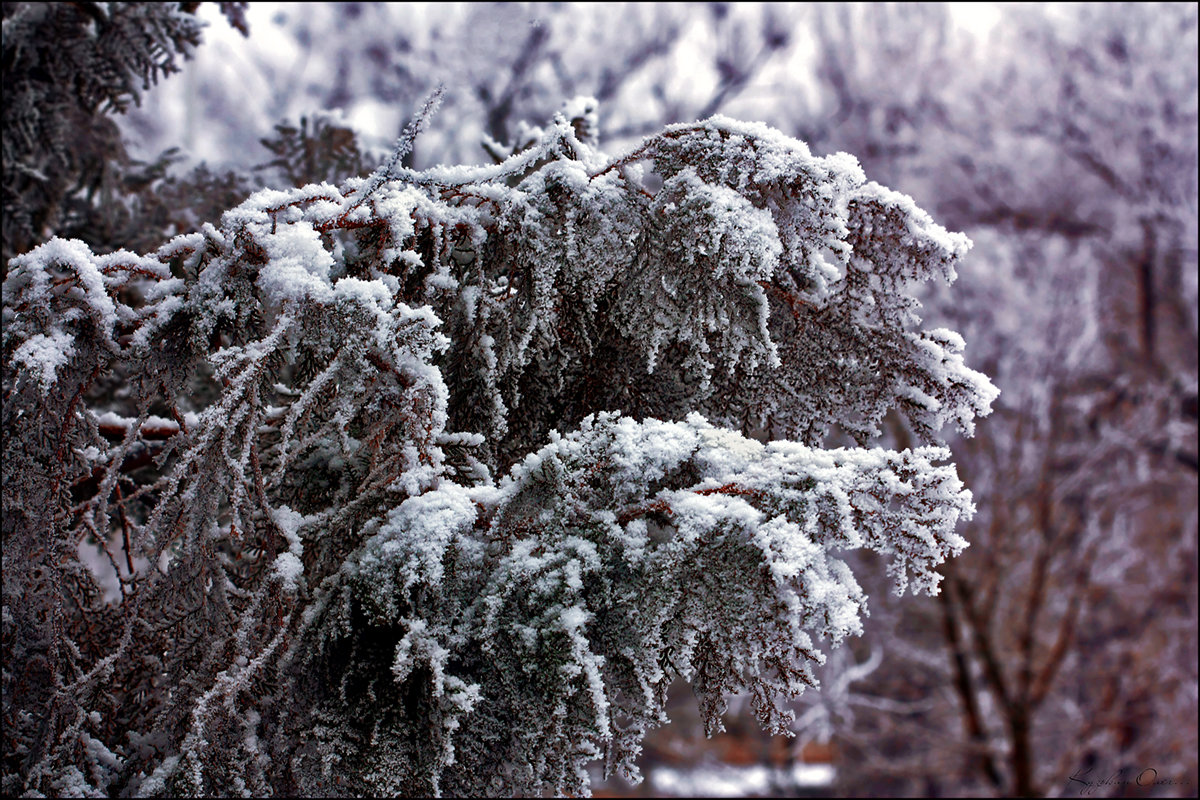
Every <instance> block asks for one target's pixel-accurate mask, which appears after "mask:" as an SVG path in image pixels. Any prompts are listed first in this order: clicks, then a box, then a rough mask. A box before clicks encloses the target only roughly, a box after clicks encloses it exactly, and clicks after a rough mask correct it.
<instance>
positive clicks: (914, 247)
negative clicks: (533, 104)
mask: <svg viewBox="0 0 1200 800" xmlns="http://www.w3.org/2000/svg"><path fill="white" fill-rule="evenodd" d="M576 105H580V104H576ZM580 107H586V108H591V107H592V106H588V105H586V104H582V105H580ZM579 137H580V134H579V131H578V130H577V129H576V126H574V125H572V124H571V123H570V121H568V120H567V119H566V118H565V117H564V116H561V115H560V116H558V117H557V118H556V119H555V120H554V121H553V122H552V123H551V124H550V125H549V126H547V128H546V129H545V131H544V132H543V134H542V138H541V139H540V141H539V142H538V143H537V144H535V145H533V146H531V147H529V148H527V149H525V150H522V151H521V152H519V153H517V154H516V155H513V156H511V157H509V158H507V159H505V160H504V161H502V163H500V164H497V165H494V166H491V167H483V168H448V167H437V168H434V169H430V170H427V171H424V172H420V173H418V172H414V171H412V170H408V169H404V168H401V167H399V166H398V165H396V166H394V167H393V168H389V169H387V170H384V171H381V172H378V173H376V174H375V176H373V177H372V178H368V179H362V178H352V179H348V180H347V181H346V182H345V183H343V184H342V185H333V184H331V183H321V184H310V185H307V186H303V187H300V188H293V189H287V190H264V191H260V192H258V193H256V194H254V195H253V196H251V197H250V198H249V199H247V200H246V201H245V202H243V203H242V204H240V205H238V206H237V207H235V208H233V209H230V210H229V211H227V212H226V213H225V214H224V215H223V216H222V217H221V219H220V221H219V224H206V225H204V226H203V227H202V228H201V230H200V231H199V232H196V233H190V234H185V235H181V236H177V237H175V238H174V239H172V240H171V241H169V242H167V243H166V244H164V245H163V246H161V247H160V248H158V249H157V250H156V251H154V252H152V253H148V254H145V255H135V254H132V253H128V252H125V251H119V252H117V253H113V254H110V255H100V254H96V253H94V252H92V250H91V249H90V248H88V247H87V246H86V245H84V244H83V243H81V242H78V241H63V240H58V239H54V240H51V241H50V242H47V243H45V244H43V245H41V246H39V247H37V248H34V249H33V250H31V251H30V252H28V253H26V254H24V255H21V256H18V257H16V258H13V259H12V260H11V261H10V263H9V273H8V276H7V278H6V280H5V282H4V288H3V299H4V323H5V327H4V339H3V347H4V353H5V371H4V393H5V404H4V424H5V431H6V439H5V457H6V459H7V461H8V464H9V465H10V469H11V468H15V470H16V471H14V472H12V474H11V477H9V476H8V474H6V479H5V487H4V514H5V525H6V542H5V559H6V561H5V565H6V579H5V622H4V624H5V636H6V637H8V636H9V635H10V631H11V635H12V637H14V639H13V640H14V641H15V642H17V643H18V644H17V647H18V649H19V651H20V653H19V655H20V657H21V658H23V659H25V660H26V662H25V663H29V664H33V663H35V662H36V663H39V664H42V663H44V664H48V665H49V666H48V667H45V668H44V669H48V670H49V671H50V672H51V673H52V675H53V680H47V681H43V682H41V683H38V682H30V681H26V682H25V683H22V684H20V685H21V686H24V687H26V688H23V689H21V690H20V691H19V692H17V693H16V694H14V695H13V697H14V700H13V702H14V703H17V704H25V705H24V706H22V707H32V706H30V705H29V704H31V703H32V704H46V705H53V707H54V708H56V709H58V710H57V711H56V712H55V715H54V716H53V718H52V719H50V720H49V721H48V722H47V723H46V724H45V726H42V727H39V726H38V725H36V724H34V723H33V722H31V721H26V722H21V723H20V725H19V726H18V728H17V730H15V732H14V733H13V734H12V736H13V737H14V741H20V742H21V743H22V746H23V747H25V748H26V749H27V751H28V752H29V753H31V754H36V756H34V755H31V756H30V759H31V761H30V764H31V766H30V767H29V768H28V770H27V771H25V772H20V775H21V776H22V777H21V778H20V780H21V781H22V783H21V786H22V787H24V789H26V790H30V791H40V792H46V791H54V790H55V787H56V786H67V785H70V786H73V787H74V786H84V787H85V788H88V787H90V788H89V791H104V790H108V789H110V788H111V787H113V786H118V787H119V789H120V791H123V792H128V793H131V794H139V793H146V794H153V793H161V792H188V793H200V794H207V793H228V792H234V791H236V792H243V791H246V792H260V793H261V792H264V791H266V789H267V788H269V789H270V790H271V791H273V792H282V793H288V794H320V795H327V794H331V793H339V792H343V791H353V792H359V793H371V794H437V793H446V794H473V795H474V794H512V793H530V794H532V793H542V792H544V791H548V790H549V791H555V792H559V793H574V794H583V793H586V792H587V789H588V784H587V777H586V765H587V764H588V762H589V761H592V760H595V759H603V760H604V761H605V763H606V764H607V766H608V767H609V768H610V769H615V770H620V771H621V772H622V773H624V774H626V775H629V776H635V775H636V774H637V769H636V765H635V763H634V759H635V756H636V754H637V752H638V747H639V742H640V740H641V737H642V736H643V735H644V733H645V732H646V730H648V729H649V728H650V727H653V726H655V725H658V724H661V723H662V722H663V720H664V712H663V697H664V692H665V688H666V685H667V683H668V682H669V681H670V680H671V679H672V678H674V677H675V676H682V677H684V678H687V679H689V680H691V681H692V682H693V685H694V686H695V688H696V691H697V694H698V696H699V698H700V702H701V708H702V710H703V712H704V715H705V717H706V720H707V723H708V725H709V728H710V731H712V730H717V729H719V727H720V716H721V713H722V711H723V709H724V708H725V705H724V703H725V698H726V697H727V696H728V695H729V694H730V693H731V692H737V691H748V692H750V693H751V695H752V698H753V703H754V706H755V708H756V710H757V712H758V714H759V717H760V719H761V720H762V722H763V724H764V725H766V726H768V727H769V728H771V729H773V730H779V731H782V730H785V729H786V727H787V724H788V720H789V719H790V716H789V712H788V710H787V709H786V707H785V706H784V705H783V702H784V700H786V698H788V697H794V696H795V695H797V694H798V693H800V692H801V691H803V690H805V689H806V688H807V687H812V686H815V685H816V683H817V680H816V675H815V673H814V672H813V665H815V664H819V663H821V661H822V659H823V655H822V650H823V648H825V647H829V646H836V645H837V643H838V642H840V641H841V640H842V639H843V638H844V637H845V636H847V635H850V634H856V633H858V632H859V631H860V630H861V626H860V622H859V618H860V614H861V613H863V608H864V604H865V602H866V598H865V596H864V595H863V593H862V591H861V589H860V588H859V586H858V583H857V582H856V580H855V578H854V576H853V575H852V574H851V573H850V570H849V568H848V567H847V566H846V564H845V562H844V561H843V560H842V559H841V558H840V557H839V556H838V555H837V554H838V553H840V552H841V551H843V550H850V549H856V548H865V549H868V550H872V551H875V552H878V553H880V554H883V555H884V556H885V557H886V558H887V559H889V560H890V565H889V570H890V572H891V574H892V575H893V576H894V579H895V585H896V588H897V589H898V590H899V591H903V590H904V589H905V587H907V586H910V585H911V586H913V587H914V588H916V589H919V590H923V591H930V592H932V591H936V587H937V583H938V573H937V567H938V565H939V564H940V563H941V562H942V561H943V560H944V559H946V558H948V557H951V556H953V555H955V554H956V553H958V552H959V551H960V550H961V549H962V547H963V546H965V542H963V540H962V539H961V538H959V537H958V536H957V535H956V534H955V533H954V528H955V525H956V523H957V522H958V521H959V520H960V519H961V518H963V517H964V516H967V515H969V514H970V513H971V511H972V506H971V503H970V497H969V494H968V493H967V492H966V491H965V490H964V489H963V487H962V485H961V484H960V483H959V481H958V479H957V477H956V476H955V474H954V470H953V467H952V466H949V465H946V464H943V463H941V462H944V461H945V460H946V459H947V458H948V453H947V451H946V450H945V449H944V448H941V447H938V446H936V440H935V437H936V434H937V430H938V429H939V428H940V427H941V426H942V424H943V423H944V422H947V421H951V420H953V421H955V422H956V423H957V424H958V425H959V426H960V427H962V428H964V429H967V430H969V429H970V426H971V424H972V421H973V419H974V417H975V416H980V415H983V414H986V413H987V411H988V409H989V404H990V402H991V400H992V399H993V398H994V397H995V389H994V388H993V387H992V386H991V384H990V383H989V382H988V381H987V379H986V378H985V377H984V376H982V375H980V374H979V373H976V372H973V371H971V370H970V369H968V368H967V367H966V366H965V365H964V361H963V349H964V343H963V342H962V339H961V337H959V336H958V335H957V334H955V333H954V332H952V331H948V330H930V331H926V330H922V329H921V328H920V320H919V318H918V317H917V315H916V313H915V308H916V303H915V300H914V299H913V298H912V296H911V295H910V294H909V291H910V290H911V286H912V284H913V283H914V282H919V281H924V280H946V281H949V280H952V279H953V274H954V272H953V265H954V262H955V261H956V259H958V258H959V257H961V255H962V254H963V252H965V250H966V247H967V246H968V242H967V241H966V240H965V238H964V237H962V236H960V235H956V234H949V233H947V232H946V231H945V230H943V229H942V228H940V227H939V226H937V225H936V224H935V223H934V222H933V221H932V220H931V219H929V217H928V216H927V215H925V214H924V212H922V211H921V210H920V209H918V208H917V207H916V206H915V205H914V204H913V203H912V201H911V200H910V199H909V198H907V197H905V196H903V195H899V194H896V193H894V192H890V191H888V190H886V189H883V188H882V187H879V186H877V185H875V184H872V183H868V182H866V180H865V177H864V175H863V174H862V170H861V169H860V168H859V166H858V164H857V162H856V161H855V160H854V159H853V158H852V157H850V156H847V155H845V154H838V155H835V156H830V157H826V158H818V157H814V156H812V155H811V153H809V151H808V148H807V147H806V146H805V145H804V144H803V143H801V142H797V141H794V140H791V139H788V138H786V137H784V136H782V135H781V134H779V133H778V132H777V131H773V130H771V129H769V128H766V127H765V126H761V125H753V124H747V123H741V122H737V121H734V120H730V119H726V118H713V119H711V120H708V121H705V122H702V123H695V124H691V125H681V126H672V127H670V128H668V129H667V130H666V131H664V132H663V133H662V134H660V135H658V136H654V137H650V138H649V139H647V140H646V142H645V143H644V144H643V145H642V146H641V147H640V148H638V149H637V150H635V151H634V153H633V154H632V155H631V156H630V157H627V158H626V159H623V160H622V159H618V160H612V159H609V158H608V157H607V156H605V155H603V154H602V153H599V152H597V151H596V150H595V149H594V148H593V147H592V145H591V141H593V139H592V137H590V136H589V137H587V141H583V140H581V139H580V138H579ZM645 165H649V166H648V167H646V166H645ZM647 168H648V169H649V170H651V171H653V172H654V173H655V174H656V175H657V176H659V179H660V182H659V183H657V184H655V185H658V186H659V187H660V188H657V189H656V190H654V191H651V190H650V189H648V188H647V187H648V186H650V185H652V184H651V183H650V182H645V183H644V182H643V178H644V177H645V172H644V169H647ZM114 386H115V387H119V389H118V390H116V391H113V390H112V387H114ZM891 408H898V409H899V410H900V411H902V412H903V413H905V414H906V415H907V417H908V419H909V420H910V422H911V423H912V427H913V428H914V430H915V431H916V433H917V434H918V436H920V437H921V438H922V439H924V440H925V441H924V442H923V444H922V446H918V447H916V448H914V449H912V450H905V451H902V452H891V451H885V450H880V449H865V448H860V449H840V450H821V449H819V448H818V447H817V445H818V444H819V442H820V440H821V439H822V437H823V436H824V435H825V434H826V433H827V432H828V431H829V430H830V429H831V427H832V426H834V425H838V426H840V427H841V428H842V429H843V430H846V431H849V432H851V433H852V434H854V435H855V436H856V437H857V438H858V439H859V440H860V442H863V443H865V442H866V441H867V440H869V439H870V438H871V436H873V435H874V434H875V433H876V432H877V426H878V424H879V422H880V420H881V418H882V416H883V414H884V413H886V412H887V411H888V410H889V409H891ZM618 409H619V411H618ZM660 420H661V421H660ZM560 431H566V433H560ZM751 433H753V434H755V435H756V436H757V437H758V438H764V439H769V440H772V441H768V442H767V443H765V444H764V443H762V442H759V441H756V440H755V439H753V438H747V437H748V436H749V435H750V434H751ZM789 440H790V441H789ZM795 440H799V441H795ZM496 475H503V476H504V477H503V478H501V480H500V481H499V482H498V483H497V482H495V481H494V480H493V477H492V476H496ZM89 536H90V537H92V540H94V541H90V540H88V538H87V537H89ZM109 538H112V541H111V542H109V541H105V540H107V539H109ZM81 542H82V545H81ZM81 546H82V548H83V549H82V550H81V549H80V548H81ZM88 547H94V548H99V549H103V550H105V552H107V553H108V557H107V561H106V563H108V564H111V565H113V566H112V569H113V570H114V574H112V575H111V576H108V579H109V580H111V581H113V582H119V587H120V591H119V592H115V591H114V592H113V593H112V594H113V595H114V596H116V595H118V594H119V596H120V602H119V604H109V603H106V602H105V600H104V599H103V596H102V592H103V587H102V585H101V584H100V583H99V582H98V580H97V576H96V575H94V574H92V573H91V572H90V571H89V570H88V569H87V568H86V567H84V566H83V564H82V563H81V561H80V559H79V554H80V553H81V552H87V548H88ZM10 554H11V557H10ZM122 563H124V564H125V568H124V570H122V568H121V564H122ZM60 564H67V565H68V566H67V567H60V566H59V565H60ZM122 572H123V573H124V574H121V573H122ZM10 587H11V590H10ZM18 587H19V594H18V593H17V592H18ZM17 597H32V598H37V600H36V601H35V602H34V603H32V604H29V605H25V604H23V603H18V602H17V599H16V598H17ZM97 620H105V621H107V622H108V623H109V624H107V625H99V624H97ZM6 641H7V638H6ZM43 654H45V655H43ZM39 659H40V660H39ZM31 668H32V667H31ZM9 675H10V673H7V672H6V677H5V682H6V683H5V686H6V692H7V691H8V688H7V687H9V686H10V685H12V686H14V687H15V686H17V685H18V684H17V683H14V682H11V681H17V679H16V678H11V679H10V677H9ZM39 686H40V687H43V688H40V689H39V688H37V687H39ZM55 686H59V687H66V688H54V687H55ZM30 687H33V688H30ZM14 691H16V689H14ZM8 696H9V695H8V694H6V698H7V697H8ZM297 698H305V702H304V703H302V704H298V703H297ZM6 702H8V700H6ZM42 707H45V706H42ZM21 719H24V718H21ZM535 721H536V724H533V723H534V722H535ZM91 742H97V743H100V744H98V745H96V746H93V745H91V744H90V743H91ZM64 743H66V744H64ZM106 753H107V754H108V755H105V754H106ZM109 756H112V757H111V758H110V757H109ZM6 763H7V762H6ZM7 769H8V767H7V766H6V770H7ZM7 774H9V773H7V772H6V775H7ZM12 774H13V775H16V774H17V772H13V773H12ZM6 780H7V778H6ZM80 781H82V782H83V783H80ZM339 781H342V783H339ZM6 785H7V784H6Z"/></svg>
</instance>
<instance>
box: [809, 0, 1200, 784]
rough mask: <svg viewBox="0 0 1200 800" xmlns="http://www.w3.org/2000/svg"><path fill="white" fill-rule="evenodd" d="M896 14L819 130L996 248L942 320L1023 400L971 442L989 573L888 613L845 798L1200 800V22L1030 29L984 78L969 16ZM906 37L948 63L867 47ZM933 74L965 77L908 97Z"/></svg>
mask: <svg viewBox="0 0 1200 800" xmlns="http://www.w3.org/2000/svg"><path fill="white" fill-rule="evenodd" d="M888 13H890V15H891V19H890V21H889V22H888V23H887V24H884V23H882V22H881V21H880V20H881V19H882V18H883V17H884V16H886V15H885V14H884V13H883V12H876V11H875V10H874V9H872V11H871V12H870V13H863V14H862V17H861V18H860V19H859V20H858V21H857V22H856V21H855V19H854V18H853V17H852V16H851V14H850V12H848V11H847V10H844V9H837V10H832V9H831V10H828V11H826V12H825V22H824V23H822V25H821V26H819V30H820V31H821V35H822V37H823V38H824V40H825V42H824V44H823V46H822V49H821V52H822V61H821V66H820V72H821V74H822V75H824V76H826V85H827V86H828V87H829V88H830V90H831V98H832V100H833V102H832V103H831V104H830V105H829V106H828V108H829V109H830V110H829V112H827V114H826V116H824V117H823V118H819V119H817V120H815V121H811V122H809V123H808V129H809V130H810V131H812V134H813V136H814V138H818V139H820V138H822V137H823V138H824V142H823V145H824V146H826V147H837V148H847V149H855V150H856V151H858V152H862V153H864V159H865V160H868V163H870V162H869V159H871V158H872V156H875V157H876V158H878V159H880V160H881V161H882V162H890V168H889V165H888V164H887V163H879V162H875V163H873V164H872V166H873V167H875V168H878V169H879V170H880V171H881V172H882V173H884V174H887V175H888V179H889V180H892V181H894V182H895V183H897V184H898V185H900V186H901V187H903V188H904V189H905V190H906V191H912V192H913V193H914V194H917V195H918V196H932V195H934V194H936V195H937V196H938V200H936V201H934V204H935V206H936V207H937V208H938V209H939V211H940V212H941V213H944V214H945V215H946V216H947V217H948V218H950V219H952V220H954V224H955V225H957V226H958V227H961V228H962V229H964V230H966V231H967V232H968V233H969V235H971V236H972V238H973V239H974V240H975V242H976V250H975V251H974V252H973V254H972V257H971V258H970V259H968V260H967V262H966V263H964V265H963V269H962V273H963V274H962V279H961V280H962V284H963V285H964V286H965V287H968V288H966V289H965V291H964V293H963V294H960V295H956V297H955V298H954V299H953V300H949V299H947V298H939V297H931V298H929V300H928V301H927V302H928V304H929V305H930V306H931V307H932V308H933V309H934V311H935V313H937V314H938V315H940V316H943V317H944V318H946V319H948V320H951V321H952V322H953V324H955V325H958V326H960V327H959V328H958V329H959V330H964V331H970V332H971V334H972V337H971V341H972V342H974V343H975V348H976V349H975V350H974V352H975V353H976V355H978V356H980V357H981V358H982V359H983V363H984V364H985V365H986V366H987V368H988V369H989V370H992V371H993V372H992V374H995V375H997V377H998V380H997V382H998V384H999V385H1000V386H1001V388H1002V391H1003V394H1002V396H1001V399H1000V401H999V404H998V407H999V419H998V420H997V422H996V424H995V425H992V426H990V427H989V429H988V431H987V432H986V433H985V434H984V435H983V436H982V437H981V438H979V439H978V440H975V441H971V442H968V441H963V442H959V443H956V444H955V445H954V446H955V450H956V452H959V453H961V454H962V459H963V460H962V462H961V463H962V468H963V474H964V478H965V479H966V480H967V481H968V482H969V485H971V486H972V487H973V489H974V490H975V491H977V492H978V493H979V496H980V498H981V504H980V511H981V513H980V514H979V516H978V517H977V518H976V519H975V521H974V522H973V524H972V525H971V526H970V531H969V534H968V538H969V539H970V541H971V543H972V546H971V548H970V550H969V552H968V554H967V555H966V556H964V558H962V559H959V560H958V561H957V562H956V563H955V564H953V565H949V566H948V567H947V569H946V574H947V590H946V591H945V592H943V593H942V594H941V595H940V596H939V597H938V598H936V600H931V601H930V602H928V603H926V604H924V606H923V607H922V608H920V609H917V608H913V607H909V608H906V609H904V610H903V613H899V614H897V613H895V612H896V611H897V609H894V608H891V607H890V605H889V604H887V603H886V602H882V603H879V604H877V605H876V607H875V610H876V614H875V616H874V618H873V623H874V624H877V625H880V627H881V628H884V629H888V628H890V629H891V630H892V631H893V637H892V638H891V639H890V641H889V643H888V647H887V648H886V649H887V657H886V658H885V659H884V661H883V666H882V667H881V668H879V669H877V670H875V671H874V672H872V673H871V675H870V676H869V677H868V678H866V679H864V680H863V681H861V682H860V684H859V691H858V692H851V693H849V694H848V695H847V697H846V702H845V703H844V704H843V706H842V708H841V709H840V710H839V709H825V712H826V713H829V714H833V715H834V716H836V715H837V714H838V713H839V711H840V713H841V719H842V720H843V722H849V721H850V720H851V719H852V720H853V724H844V725H843V726H842V727H841V729H840V730H839V733H838V737H839V738H838V741H839V744H840V745H841V746H842V748H843V749H842V751H841V752H842V755H843V758H844V761H843V763H844V764H846V765H847V768H846V769H843V770H841V771H840V773H839V776H840V779H841V781H842V783H841V785H843V786H845V787H846V788H847V789H848V790H849V791H887V792H889V793H901V794H905V793H926V794H938V793H945V794H956V793H959V792H968V793H991V794H1000V795H1004V794H1019V795H1034V794H1043V793H1047V792H1050V793H1057V792H1074V791H1079V790H1081V789H1088V790H1089V792H1090V793H1094V792H1096V791H1099V790H1100V789H1098V788H1097V784H1098V782H1100V781H1103V780H1108V779H1112V778H1113V777H1114V776H1116V779H1117V781H1120V780H1125V781H1128V782H1130V783H1136V781H1137V780H1138V779H1139V777H1140V778H1141V779H1142V780H1143V781H1151V782H1153V781H1154V780H1159V781H1164V782H1165V783H1163V784H1161V785H1159V786H1158V787H1157V789H1156V791H1158V792H1162V793H1167V794H1183V795H1186V794H1190V793H1193V792H1194V791H1195V781H1196V758H1195V747H1196V709H1197V701H1196V675H1197V670H1196V650H1195V647H1196V524H1197V523H1196V500H1195V499H1196V445H1195V437H1196V348H1197V345H1196V281H1195V274H1196V135H1197V129H1196V119H1197V117H1196V86H1197V82H1196V10H1195V8H1194V7H1189V6H1183V5H1174V6H1153V7H1147V6H1116V5H1105V6H1102V7H1101V6H1095V7H1093V6H1085V7H1077V8H1072V9H1070V11H1069V12H1064V13H1065V14H1066V17H1065V18H1056V17H1052V16H1048V15H1046V14H1043V13H1041V12H1040V11H1038V10H1025V11H1023V12H1009V16H1008V17H1007V18H1006V19H1005V20H1004V21H1003V22H1002V25H1001V26H1000V28H999V30H998V33H1001V34H1006V35H1007V37H1008V38H1005V39H1000V40H997V41H994V42H993V44H992V47H993V49H992V50H990V51H989V52H988V54H987V58H988V59H989V61H988V62H981V63H979V64H978V65H977V66H976V67H975V68H974V69H970V70H969V69H964V67H963V65H962V63H961V62H960V55H961V54H956V53H955V52H953V51H952V50H951V49H950V48H949V47H947V46H945V45H944V42H945V31H946V28H947V23H948V21H949V20H948V19H946V18H943V20H942V22H941V25H940V26H939V27H931V26H930V25H929V24H928V22H929V20H928V19H926V18H923V17H925V16H927V15H928V14H930V13H931V12H930V11H929V10H927V9H922V10H920V11H918V10H916V9H892V10H891V11H890V12H888ZM1018 14H1019V15H1018ZM906 35H911V36H912V37H913V39H914V41H916V42H932V43H933V44H934V45H936V46H935V47H933V48H932V49H929V50H926V49H924V47H923V46H918V47H914V48H912V49H911V50H910V51H908V53H907V55H899V56H898V58H899V61H895V60H886V61H884V60H882V59H881V60H879V61H877V62H875V63H872V57H871V56H870V55H864V54H876V53H881V54H885V57H886V55H887V54H889V53H890V54H893V55H895V51H894V49H892V48H890V45H889V42H894V41H897V40H901V39H903V38H904V37H905V36H906ZM873 37H875V38H873ZM851 42H855V43H857V44H858V45H859V46H858V47H856V48H851V47H849V45H850V43H851ZM867 42H871V43H872V45H867V46H864V44H865V43H867ZM876 43H877V44H878V46H874V45H875V44H876ZM854 54H857V55H854ZM908 59H915V60H916V62H917V63H916V64H911V63H910V61H909V60H908ZM864 62H865V63H864ZM901 65H905V66H903V67H901ZM956 69H957V71H958V73H959V77H958V79H957V80H952V78H953V71H954V70H956ZM898 75H903V76H904V77H903V79H901V78H898V77H896V76H898ZM911 75H920V76H927V77H938V78H939V79H940V80H938V81H932V80H925V81H918V82H917V83H918V84H919V85H920V86H921V87H923V88H922V89H921V90H916V92H915V94H911V95H909V96H908V97H907V98H906V97H905V96H904V95H903V94H899V93H894V92H893V91H892V89H893V88H895V84H896V82H897V81H898V80H907V79H908V77H909V76H911ZM874 142H879V143H880V144H879V145H878V146H876V145H873V143H874ZM889 148H890V149H889ZM901 437H902V434H901ZM902 438H903V437H902ZM873 597H876V598H878V599H880V600H883V599H884V598H882V597H881V596H880V595H879V593H875V594H874V595H873ZM880 612H882V613H880ZM825 701H826V698H822V699H820V700H817V701H816V702H818V703H820V702H825ZM818 716H819V715H818ZM851 764H853V767H852V768H851V767H850V766H849V765H851ZM1147 770H1151V771H1150V772H1147ZM1172 782H1174V783H1172ZM1117 788H1118V789H1119V786H1118V787H1117Z"/></svg>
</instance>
